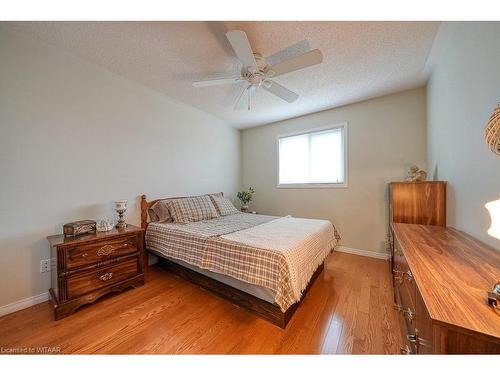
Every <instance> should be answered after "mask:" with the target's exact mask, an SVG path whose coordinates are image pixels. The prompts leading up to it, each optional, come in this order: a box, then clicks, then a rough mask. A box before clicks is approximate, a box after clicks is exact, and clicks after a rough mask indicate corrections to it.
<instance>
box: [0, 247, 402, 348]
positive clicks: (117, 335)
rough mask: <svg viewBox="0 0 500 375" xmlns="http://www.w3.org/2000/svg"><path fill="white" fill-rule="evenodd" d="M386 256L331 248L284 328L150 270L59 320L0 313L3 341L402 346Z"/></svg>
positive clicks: (32, 313) (37, 311)
mask: <svg viewBox="0 0 500 375" xmlns="http://www.w3.org/2000/svg"><path fill="white" fill-rule="evenodd" d="M392 305H393V301H392V285H391V280H390V273H389V266H388V264H387V262H385V261H382V260H377V259H371V258H366V257H361V256H357V255H351V254H344V253H337V252H334V253H333V254H332V255H330V256H329V258H328V259H327V261H326V263H325V270H324V271H323V273H322V274H321V275H320V276H319V277H318V279H317V280H316V282H315V283H314V285H313V287H312V288H311V290H310V291H309V293H308V295H307V296H306V298H305V299H304V301H303V303H302V305H301V306H300V307H299V309H298V310H297V312H296V314H295V316H294V317H293V318H292V320H291V321H290V323H289V324H288V326H287V328H286V329H285V330H282V329H280V328H278V327H276V326H274V325H272V324H271V323H268V322H267V321H265V320H262V319H260V318H257V317H256V316H254V315H253V314H251V313H249V312H247V311H245V310H243V309H240V308H238V307H236V306H233V305H231V304H230V303H229V302H227V301H225V300H223V299H221V298H219V297H217V296H215V295H213V294H211V293H210V292H207V291H204V290H203V289H200V288H198V287H196V286H194V285H192V284H190V283H189V282H187V281H185V280H182V279H180V278H177V277H174V276H172V275H170V274H169V273H167V272H166V271H163V270H161V269H159V268H156V267H151V268H150V272H149V273H148V275H147V279H146V285H145V286H143V287H140V288H138V289H131V290H129V291H126V292H124V293H122V294H119V295H114V296H113V295H112V296H109V297H104V298H103V299H101V300H100V301H98V302H96V303H95V304H94V305H90V306H86V307H83V308H82V309H81V310H80V311H78V312H77V313H76V314H74V315H71V316H69V317H67V318H65V319H63V320H60V321H57V322H56V321H54V320H53V318H52V310H51V309H50V306H49V304H48V303H43V304H40V305H36V306H33V307H30V308H28V309H25V310H22V311H18V312H16V313H13V314H10V315H7V316H4V317H1V318H0V347H3V348H13V347H15V348H24V347H60V349H61V353H109V354H111V353H173V354H177V353H179V354H180V353H191V354H195V353H207V354H208V353H212V354H226V353H227V354H260V353H262V354H274V353H276V354H278V353H286V354H295V353H296V354H299V353H300V354H309V353H324V354H328V353H361V354H363V353H365V354H368V353H374V354H375V353H376V354H384V353H394V354H395V353H398V352H399V347H400V346H402V343H401V337H400V336H399V335H398V332H399V326H398V319H397V316H396V312H395V311H393V309H392Z"/></svg>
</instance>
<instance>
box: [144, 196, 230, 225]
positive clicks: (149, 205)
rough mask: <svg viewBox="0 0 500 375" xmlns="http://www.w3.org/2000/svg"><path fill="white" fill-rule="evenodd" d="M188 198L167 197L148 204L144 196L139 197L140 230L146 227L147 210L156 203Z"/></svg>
mask: <svg viewBox="0 0 500 375" xmlns="http://www.w3.org/2000/svg"><path fill="white" fill-rule="evenodd" d="M220 194H221V195H224V193H223V192H220ZM182 198H189V197H169V198H159V199H155V200H153V201H150V202H148V201H147V200H146V194H143V195H141V228H142V229H146V228H147V227H148V224H149V222H148V209H149V208H151V207H152V206H153V205H154V204H155V203H156V202H158V201H162V200H164V199H182Z"/></svg>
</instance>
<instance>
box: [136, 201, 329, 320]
mask: <svg viewBox="0 0 500 375" xmlns="http://www.w3.org/2000/svg"><path fill="white" fill-rule="evenodd" d="M180 198H184V197H174V198H162V199H180ZM162 199H155V200H153V201H150V202H148V201H147V200H146V196H145V195H142V196H141V227H142V228H143V229H144V230H146V229H147V227H148V209H149V208H151V206H153V205H154V204H155V203H156V202H158V201H160V200H162ZM146 251H149V250H148V249H147V248H146ZM152 253H154V254H155V255H158V254H157V253H156V252H152ZM158 263H159V265H160V267H162V268H163V269H165V270H168V271H170V272H172V273H174V274H176V275H178V276H180V277H182V278H184V279H186V280H188V281H191V282H192V283H194V284H196V285H198V286H200V287H201V288H203V289H206V290H209V291H211V292H213V293H215V294H217V295H219V296H221V297H223V298H224V299H226V300H228V301H229V302H231V303H233V304H235V305H237V306H240V307H243V308H245V309H247V310H249V311H251V312H252V313H254V314H256V315H258V316H260V317H261V318H264V319H266V320H268V321H270V322H271V323H273V324H275V325H277V326H278V327H281V328H285V327H286V325H287V323H288V322H289V321H290V319H291V318H292V316H293V314H294V313H295V311H296V310H297V308H298V307H299V305H300V303H301V302H302V301H303V300H304V298H305V296H306V294H307V292H308V291H309V289H310V288H311V286H312V285H313V284H314V281H315V280H316V279H317V278H318V276H319V275H320V274H321V272H322V271H323V268H324V263H322V264H321V265H320V266H319V267H318V269H317V270H316V271H315V272H314V274H313V275H312V277H311V280H310V281H309V284H308V285H307V288H306V289H305V290H304V293H302V298H301V300H300V301H299V302H296V303H294V304H293V305H292V306H290V307H289V308H288V309H287V310H286V311H285V312H283V311H281V309H280V308H279V306H277V305H275V304H272V303H270V302H267V301H264V300H263V299H260V298H257V297H255V296H253V295H251V294H249V293H246V292H243V291H241V290H239V289H236V288H233V287H232V286H229V285H227V284H224V283H222V282H220V281H217V280H214V279H212V278H210V277H208V276H205V275H202V274H201V273H198V272H196V271H193V270H191V269H189V268H186V267H183V266H181V265H180V264H177V263H174V262H172V261H170V260H168V259H165V258H162V257H160V258H159V261H158Z"/></svg>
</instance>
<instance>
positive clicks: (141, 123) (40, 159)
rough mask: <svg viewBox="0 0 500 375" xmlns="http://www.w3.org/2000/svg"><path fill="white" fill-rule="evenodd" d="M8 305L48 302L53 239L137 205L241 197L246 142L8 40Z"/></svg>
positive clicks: (4, 195) (0, 251)
mask: <svg viewBox="0 0 500 375" xmlns="http://www.w3.org/2000/svg"><path fill="white" fill-rule="evenodd" d="M0 61H1V63H0V264H1V268H0V285H1V292H0V306H3V305H6V304H8V303H10V302H13V301H17V300H19V299H21V298H25V297H30V296H33V295H37V294H39V293H43V292H46V291H47V290H48V288H49V286H50V281H49V275H50V274H49V273H44V274H40V273H39V263H40V260H41V259H47V258H49V248H48V245H47V241H46V239H45V237H46V236H47V235H51V234H55V233H60V232H61V230H62V228H61V226H62V224H64V223H65V222H69V221H74V220H78V219H88V218H90V219H98V218H100V217H103V216H112V215H113V211H112V203H111V202H112V201H113V200H116V199H128V200H129V202H130V203H131V204H130V208H129V210H128V211H127V213H126V219H127V221H128V222H129V223H132V224H139V223H140V212H139V205H138V203H139V201H138V196H139V195H140V194H142V193H146V194H147V195H148V197H150V198H158V197H163V196H173V195H187V194H197V193H206V192H215V191H224V192H227V193H229V195H233V194H234V192H235V191H236V190H237V189H238V188H239V185H240V175H239V162H240V161H239V132H238V131H237V130H235V129H233V128H231V127H229V126H228V125H227V124H225V123H223V122H222V121H220V120H218V119H216V118H214V117H212V116H209V115H207V114H205V113H204V112H201V111H198V110H196V109H194V108H192V107H189V106H187V105H184V104H182V103H179V102H176V101H174V100H172V99H169V98H167V97H165V96H164V95H161V94H159V93H157V92H154V91H151V90H149V89H147V88H145V87H143V86H140V85H137V84H134V83H132V82H130V81H128V80H126V79H124V78H122V77H120V76H117V75H114V74H112V73H110V72H108V71H106V70H104V69H101V68H99V67H97V66H95V65H91V64H88V63H86V62H84V61H82V60H80V59H78V58H75V57H73V56H71V55H69V54H67V53H65V52H62V51H58V50H55V49H53V48H52V47H49V46H45V45H41V44H37V43H34V42H31V41H29V40H25V39H23V38H21V37H19V36H17V35H11V34H9V33H7V32H5V31H3V30H2V29H0Z"/></svg>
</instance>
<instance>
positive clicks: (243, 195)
mask: <svg viewBox="0 0 500 375" xmlns="http://www.w3.org/2000/svg"><path fill="white" fill-rule="evenodd" d="M254 193H255V191H254V190H253V189H252V188H248V190H242V191H239V192H238V194H236V196H237V197H238V199H239V200H240V202H241V211H242V212H247V211H248V203H250V202H251V201H252V198H253V194H254Z"/></svg>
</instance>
